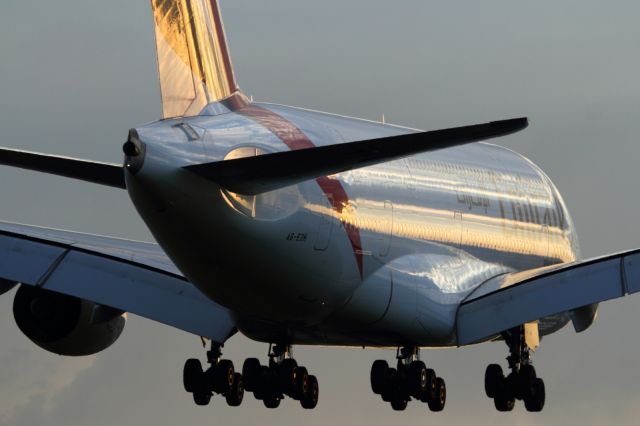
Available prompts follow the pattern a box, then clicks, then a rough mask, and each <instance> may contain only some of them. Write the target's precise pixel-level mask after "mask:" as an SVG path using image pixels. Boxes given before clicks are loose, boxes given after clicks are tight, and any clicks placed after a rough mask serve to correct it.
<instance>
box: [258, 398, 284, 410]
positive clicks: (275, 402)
mask: <svg viewBox="0 0 640 426" xmlns="http://www.w3.org/2000/svg"><path fill="white" fill-rule="evenodd" d="M262 403H263V404H264V406H265V407H267V408H271V409H273V408H278V407H279V406H280V398H278V397H277V396H269V397H267V398H265V399H263V400H262Z"/></svg>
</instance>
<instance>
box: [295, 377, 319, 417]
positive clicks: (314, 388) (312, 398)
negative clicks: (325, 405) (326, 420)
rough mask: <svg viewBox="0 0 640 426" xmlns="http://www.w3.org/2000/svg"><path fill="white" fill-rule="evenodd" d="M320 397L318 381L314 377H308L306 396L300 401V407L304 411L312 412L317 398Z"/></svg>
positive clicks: (316, 403)
mask: <svg viewBox="0 0 640 426" xmlns="http://www.w3.org/2000/svg"><path fill="white" fill-rule="evenodd" d="M319 396H320V388H319V387H318V379H317V378H316V376H313V375H311V376H309V377H308V389H307V393H306V395H305V396H304V397H303V398H301V399H300V405H301V406H302V408H304V409H305V410H312V409H314V408H316V405H318V398H319Z"/></svg>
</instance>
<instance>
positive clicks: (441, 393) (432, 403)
mask: <svg viewBox="0 0 640 426" xmlns="http://www.w3.org/2000/svg"><path fill="white" fill-rule="evenodd" d="M446 403H447V386H446V385H445V383H444V379H442V378H441V377H438V378H437V379H436V389H435V398H431V399H429V401H428V404H429V409H430V410H431V411H436V412H437V411H442V410H444V406H445V404H446Z"/></svg>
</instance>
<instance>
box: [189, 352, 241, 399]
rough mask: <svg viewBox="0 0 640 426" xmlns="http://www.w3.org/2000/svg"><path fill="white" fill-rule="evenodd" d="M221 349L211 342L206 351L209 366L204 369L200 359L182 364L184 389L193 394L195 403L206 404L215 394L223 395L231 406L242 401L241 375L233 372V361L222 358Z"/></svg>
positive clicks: (192, 359) (193, 359)
mask: <svg viewBox="0 0 640 426" xmlns="http://www.w3.org/2000/svg"><path fill="white" fill-rule="evenodd" d="M221 349H222V346H221V345H219V344H217V343H213V342H212V343H211V350H209V351H208V352H207V362H208V363H209V364H210V365H211V366H210V367H209V368H208V369H207V370H206V371H205V370H203V368H202V363H200V360H198V359H195V358H191V359H188V360H187V362H185V364H184V369H183V376H182V377H183V382H184V389H185V390H186V391H187V392H189V393H191V394H193V401H194V402H195V403H196V404H197V405H208V404H209V402H210V401H211V397H213V395H215V394H220V395H223V396H224V397H225V399H226V400H227V404H229V405H230V406H231V407H237V406H239V405H240V404H241V403H242V399H243V397H244V383H243V380H242V375H241V374H239V373H236V372H235V369H234V368H233V362H231V361H230V360H228V359H222V352H221Z"/></svg>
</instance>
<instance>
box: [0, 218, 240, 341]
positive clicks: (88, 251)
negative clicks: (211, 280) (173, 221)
mask: <svg viewBox="0 0 640 426" xmlns="http://www.w3.org/2000/svg"><path fill="white" fill-rule="evenodd" d="M0 278H3V279H5V280H7V281H10V282H17V283H22V284H26V285H32V286H38V287H42V288H44V289H47V290H51V291H54V292H58V293H63V294H67V295H70V296H75V297H79V298H82V299H86V300H90V301H92V302H96V303H99V304H102V305H105V306H109V307H112V308H115V309H118V310H122V311H125V312H130V313H132V314H135V315H139V316H142V317H145V318H149V319H151V320H154V321H158V322H161V323H163V324H167V325H170V326H173V327H176V328H179V329H181V330H184V331H187V332H189V333H193V334H195V335H198V336H202V337H207V338H210V339H211V340H213V341H215V342H218V343H224V342H225V341H226V340H227V339H228V338H229V337H231V335H233V334H234V333H235V330H236V329H235V323H234V321H233V319H232V318H231V315H230V313H229V311H228V310H227V309H225V308H223V307H222V306H220V305H217V304H216V303H214V302H213V301H211V300H210V299H208V298H207V297H206V296H205V295H204V294H202V293H201V292H200V291H199V290H198V289H197V288H195V287H194V286H193V285H192V284H190V283H189V281H187V279H186V278H184V277H183V276H182V275H181V274H180V273H179V271H178V269H177V268H176V267H175V266H174V265H173V263H172V262H171V261H170V260H169V258H168V257H167V256H166V255H165V254H164V252H163V251H162V249H160V247H159V246H158V245H157V244H153V243H142V242H135V241H128V240H121V239H116V238H109V237H101V236H96V235H88V234H80V233H75V232H68V231H60V230H53V229H46V228H38V227H33V226H27V225H18V224H13V223H6V222H0Z"/></svg>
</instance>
